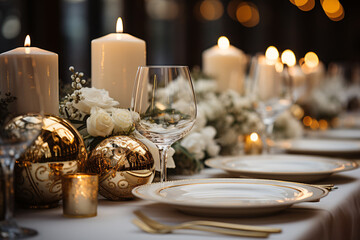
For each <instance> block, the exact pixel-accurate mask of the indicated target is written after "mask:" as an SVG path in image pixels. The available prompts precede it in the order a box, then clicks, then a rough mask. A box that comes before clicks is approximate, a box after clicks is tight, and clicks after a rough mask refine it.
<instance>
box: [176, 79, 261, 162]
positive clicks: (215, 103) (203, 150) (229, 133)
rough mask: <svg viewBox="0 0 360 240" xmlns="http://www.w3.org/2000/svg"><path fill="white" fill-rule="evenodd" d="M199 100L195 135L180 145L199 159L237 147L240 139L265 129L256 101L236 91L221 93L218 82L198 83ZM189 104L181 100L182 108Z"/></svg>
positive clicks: (196, 90) (198, 81)
mask: <svg viewBox="0 0 360 240" xmlns="http://www.w3.org/2000/svg"><path fill="white" fill-rule="evenodd" d="M194 89H195V93H196V97H197V107H198V113H197V119H196V123H195V126H194V127H193V129H192V130H191V132H190V133H189V134H188V135H187V136H186V137H184V138H183V139H182V140H181V141H180V144H181V146H182V147H184V148H186V149H187V151H188V152H189V153H191V154H192V155H193V156H194V158H195V159H196V160H201V159H204V157H206V156H207V157H215V156H217V155H218V154H219V152H220V150H221V148H222V147H229V146H230V147H235V145H236V144H237V141H238V136H239V135H241V134H247V133H250V132H251V131H255V130H256V131H260V130H262V128H263V126H262V123H261V120H260V119H259V117H258V115H257V114H256V113H255V112H254V111H253V110H252V109H253V108H252V102H251V101H250V99H248V98H246V97H242V96H241V95H240V94H238V93H237V92H235V91H232V90H228V91H226V92H223V93H220V94H218V93H217V90H218V87H217V83H216V81H215V80H212V79H198V80H196V81H194ZM181 104H186V103H183V102H182V100H181V99H179V105H181Z"/></svg>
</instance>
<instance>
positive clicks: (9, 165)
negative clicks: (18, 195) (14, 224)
mask: <svg viewBox="0 0 360 240" xmlns="http://www.w3.org/2000/svg"><path fill="white" fill-rule="evenodd" d="M14 166H15V159H13V158H11V157H5V158H1V169H2V176H3V183H4V220H5V221H6V222H9V221H11V220H12V218H13V211H14Z"/></svg>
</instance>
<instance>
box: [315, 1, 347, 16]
mask: <svg viewBox="0 0 360 240" xmlns="http://www.w3.org/2000/svg"><path fill="white" fill-rule="evenodd" d="M320 2H321V6H322V8H323V10H324V12H325V14H326V16H328V17H329V18H330V19H331V20H332V21H340V20H342V19H343V18H344V16H345V11H344V8H343V6H342V5H341V3H340V2H339V1H338V0H320Z"/></svg>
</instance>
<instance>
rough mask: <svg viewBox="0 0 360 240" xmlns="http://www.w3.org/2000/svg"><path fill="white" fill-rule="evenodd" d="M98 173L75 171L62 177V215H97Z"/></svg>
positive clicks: (82, 216) (75, 216) (78, 216)
mask: <svg viewBox="0 0 360 240" xmlns="http://www.w3.org/2000/svg"><path fill="white" fill-rule="evenodd" d="M98 184H99V180H98V175H97V174H85V173H75V174H67V175H64V176H63V177H62V192H63V215H64V216H65V217H74V218H84V217H95V216H96V215H97V203H98V200H97V196H98Z"/></svg>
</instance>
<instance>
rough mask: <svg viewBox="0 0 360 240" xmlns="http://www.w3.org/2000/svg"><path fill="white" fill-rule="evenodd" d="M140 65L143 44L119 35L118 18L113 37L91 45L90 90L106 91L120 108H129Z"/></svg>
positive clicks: (144, 54)
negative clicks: (91, 87)
mask: <svg viewBox="0 0 360 240" xmlns="http://www.w3.org/2000/svg"><path fill="white" fill-rule="evenodd" d="M144 65H146V46H145V41H144V40H141V39H139V38H136V37H134V36H131V35H129V34H127V33H123V24H122V20H121V18H119V19H118V21H117V24H116V33H110V34H108V35H106V36H103V37H100V38H97V39H94V40H92V41H91V82H92V86H93V87H96V88H100V89H105V90H107V91H108V92H109V95H110V97H112V98H114V99H115V100H116V101H118V102H119V103H120V105H119V107H121V108H129V107H130V104H131V95H132V90H133V86H134V82H135V76H136V72H137V69H138V67H139V66H144Z"/></svg>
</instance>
